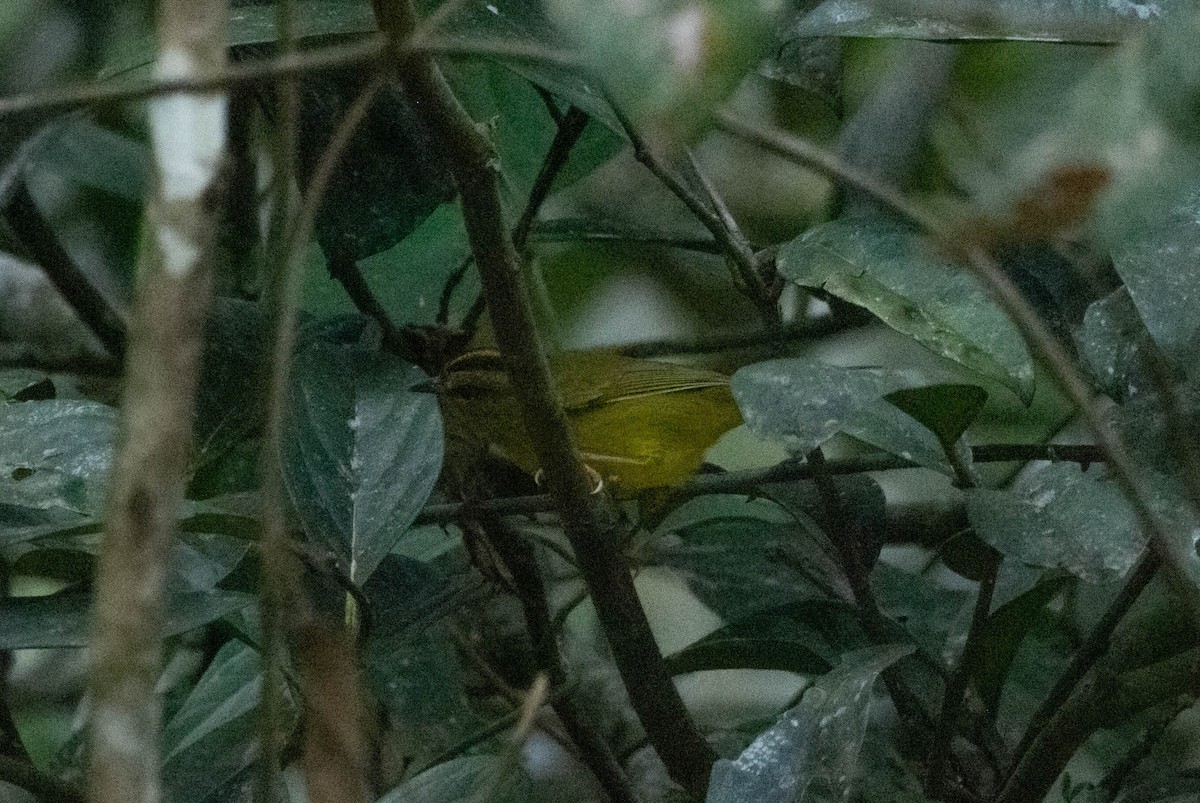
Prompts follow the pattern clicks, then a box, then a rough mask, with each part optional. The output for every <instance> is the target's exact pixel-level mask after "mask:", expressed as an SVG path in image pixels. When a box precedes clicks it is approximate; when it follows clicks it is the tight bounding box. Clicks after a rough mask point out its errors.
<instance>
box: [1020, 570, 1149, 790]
mask: <svg viewBox="0 0 1200 803" xmlns="http://www.w3.org/2000/svg"><path fill="white" fill-rule="evenodd" d="M1157 568H1158V562H1157V561H1156V560H1155V559H1154V556H1153V555H1152V554H1150V553H1149V552H1147V553H1144V554H1143V555H1142V557H1141V560H1139V561H1138V562H1137V564H1136V565H1135V566H1134V567H1133V569H1132V570H1131V571H1130V572H1129V576H1128V577H1126V578H1125V582H1124V583H1123V584H1122V585H1121V590H1120V591H1118V592H1117V595H1116V596H1115V597H1113V599H1112V601H1111V602H1109V603H1108V607H1107V608H1106V609H1105V610H1104V614H1103V615H1102V616H1101V617H1100V621H1098V622H1097V623H1096V625H1095V626H1094V627H1093V628H1092V631H1091V632H1090V633H1089V634H1088V636H1087V639H1086V640H1085V641H1084V642H1083V644H1082V645H1080V647H1079V649H1078V650H1076V651H1075V654H1074V655H1072V656H1071V661H1070V663H1068V664H1067V666H1066V667H1065V668H1064V669H1063V671H1062V674H1061V675H1059V677H1058V680H1057V681H1056V682H1055V684H1054V688H1052V689H1051V690H1050V693H1049V694H1047V695H1046V697H1045V698H1044V699H1043V700H1042V702H1041V704H1040V705H1039V706H1038V708H1037V710H1036V711H1034V712H1033V716H1031V717H1030V718H1029V724H1028V725H1027V726H1026V727H1025V733H1024V735H1023V736H1022V737H1021V742H1020V744H1019V745H1018V747H1017V750H1016V753H1015V754H1014V761H1013V769H1014V771H1015V769H1016V767H1017V766H1019V765H1020V762H1021V761H1022V760H1024V758H1025V756H1026V755H1027V754H1028V752H1029V748H1030V747H1031V746H1032V745H1033V743H1034V742H1036V741H1037V740H1038V739H1039V737H1040V736H1041V735H1042V732H1043V731H1044V730H1045V729H1046V725H1047V724H1049V722H1050V720H1051V719H1052V718H1053V717H1054V715H1055V713H1056V712H1057V711H1058V710H1059V709H1061V708H1062V707H1063V706H1064V705H1065V704H1066V701H1067V699H1068V698H1069V697H1070V696H1071V693H1072V692H1074V691H1075V688H1076V686H1078V685H1079V681H1080V680H1082V679H1083V676H1084V675H1086V674H1087V672H1088V670H1089V669H1091V668H1092V667H1093V666H1094V665H1095V664H1096V661H1098V660H1100V657H1101V656H1103V655H1104V653H1106V652H1108V648H1109V644H1110V642H1111V641H1112V634H1113V631H1114V630H1116V627H1117V625H1118V624H1119V623H1120V622H1121V620H1122V619H1123V618H1125V614H1126V613H1128V611H1129V609H1130V608H1131V607H1132V606H1133V603H1134V602H1136V601H1137V598H1138V597H1139V596H1141V593H1142V591H1143V589H1145V588H1146V585H1147V584H1148V583H1149V582H1150V580H1151V578H1153V577H1154V573H1155V570H1156V569H1157ZM1009 781H1010V782H1011V777H1010V778H1009Z"/></svg>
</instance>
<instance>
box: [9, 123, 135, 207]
mask: <svg viewBox="0 0 1200 803" xmlns="http://www.w3.org/2000/svg"><path fill="white" fill-rule="evenodd" d="M147 157H148V154H147V149H146V147H145V145H143V144H142V143H140V142H137V141H135V140H133V139H130V138H129V137H126V136H124V135H122V134H118V133H116V132H115V131H110V130H108V129H107V128H103V127H101V126H99V125H97V124H96V123H94V122H92V121H91V120H88V119H87V118H85V117H75V116H72V117H68V118H66V119H64V120H62V121H59V122H56V123H54V124H53V125H52V126H50V127H49V130H48V131H47V132H46V133H45V134H44V135H43V136H41V137H39V138H38V139H37V144H36V146H35V147H34V149H33V152H32V153H31V154H30V157H29V162H28V164H27V166H26V170H40V171H46V172H49V173H53V174H55V175H57V176H59V177H61V178H66V179H70V180H71V181H74V182H76V183H78V184H80V185H82V186H84V187H90V188H92V189H96V190H100V191H101V192H104V193H107V194H109V195H112V196H114V197H117V198H122V199H124V200H126V201H132V202H133V203H135V204H141V202H142V199H143V197H144V196H145V192H146V178H147V170H148V161H147Z"/></svg>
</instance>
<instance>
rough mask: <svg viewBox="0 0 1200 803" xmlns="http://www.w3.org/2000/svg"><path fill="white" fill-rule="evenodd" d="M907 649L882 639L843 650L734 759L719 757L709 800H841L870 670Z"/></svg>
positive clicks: (859, 738)
mask: <svg viewBox="0 0 1200 803" xmlns="http://www.w3.org/2000/svg"><path fill="white" fill-rule="evenodd" d="M912 651H913V648H912V647H907V646H903V647H901V646H884V647H871V648H867V649H865V650H861V651H857V652H854V653H850V654H848V655H845V656H843V658H842V662H841V663H840V664H839V665H838V666H837V667H835V668H834V669H833V670H831V671H830V672H829V673H828V674H826V675H824V676H822V677H821V679H820V680H818V681H817V682H816V683H815V684H813V686H811V687H810V688H809V689H807V690H806V691H805V692H804V696H803V697H802V698H801V700H800V703H799V704H798V705H797V706H795V707H794V708H792V709H790V710H788V711H787V712H785V713H784V714H783V716H781V717H780V719H779V722H778V723H777V724H776V725H775V726H773V727H771V728H769V729H768V730H767V731H766V732H765V733H763V734H762V735H761V736H759V737H758V738H757V739H755V740H754V743H753V744H751V745H750V746H749V747H747V748H746V750H745V751H744V752H743V753H742V754H741V756H739V757H738V758H737V760H735V761H730V760H728V759H721V760H719V761H718V762H717V763H716V765H715V766H714V767H713V773H712V783H711V785H710V787H709V790H708V797H707V800H708V803H734V801H745V800H754V801H757V802H758V803H794V801H806V803H817V801H828V802H829V803H833V801H842V800H845V799H846V796H847V795H848V794H849V792H850V782H851V779H852V778H854V774H855V773H854V768H855V765H856V763H857V761H858V754H859V751H860V750H861V749H862V742H863V736H864V734H865V733H866V730H867V723H868V716H869V714H870V709H871V687H872V686H873V685H874V683H875V678H876V677H878V675H879V673H880V672H882V671H884V670H885V669H887V668H888V667H889V666H891V665H892V664H894V663H895V662H896V661H898V660H900V659H901V658H903V657H904V656H906V655H908V654H910V653H911V652H912Z"/></svg>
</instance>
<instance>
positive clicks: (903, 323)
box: [779, 216, 1033, 402]
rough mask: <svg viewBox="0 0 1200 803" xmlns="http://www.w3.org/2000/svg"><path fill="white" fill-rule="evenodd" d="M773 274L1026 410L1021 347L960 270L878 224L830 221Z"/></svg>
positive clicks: (907, 231) (792, 246)
mask: <svg viewBox="0 0 1200 803" xmlns="http://www.w3.org/2000/svg"><path fill="white" fill-rule="evenodd" d="M779 272H780V273H782V274H783V275H784V276H786V277H787V278H789V279H791V280H792V281H794V282H796V283H797V284H800V285H802V286H804V287H814V288H820V289H823V290H825V291H826V292H828V293H832V294H833V295H835V296H837V297H838V298H841V299H844V300H846V301H849V302H850V303H851V304H855V305H857V306H860V307H863V308H864V309H866V310H869V311H870V312H871V313H872V314H874V315H875V316H877V317H878V318H879V319H880V320H881V321H883V322H884V323H886V324H887V325H888V326H890V327H892V328H893V329H895V330H896V331H897V332H901V333H903V334H906V335H908V336H909V337H911V338H913V339H914V340H916V341H917V342H918V343H920V344H921V345H922V346H924V347H925V348H927V349H929V350H930V351H932V352H934V353H935V354H940V355H941V356H943V357H945V358H947V359H949V360H953V361H954V362H957V363H958V364H960V365H962V366H964V367H966V368H969V369H971V370H972V371H975V372H976V373H978V374H981V375H983V376H986V377H989V378H992V379H996V380H997V381H999V382H1001V383H1002V384H1004V385H1005V386H1007V387H1008V388H1010V389H1011V390H1012V391H1013V392H1014V393H1016V394H1017V395H1018V396H1020V397H1021V399H1022V400H1023V401H1026V402H1028V401H1029V400H1030V398H1032V395H1033V363H1032V361H1031V360H1030V358H1029V351H1028V350H1027V349H1026V348H1025V341H1024V340H1022V339H1021V335H1020V333H1019V332H1018V331H1017V330H1016V328H1015V327H1014V326H1013V325H1012V324H1011V323H1010V322H1009V320H1008V318H1006V317H1005V316H1004V313H1003V312H1001V311H1000V308H999V307H997V306H996V305H995V304H994V303H993V302H992V301H991V299H990V298H988V296H987V294H986V293H985V292H984V290H983V288H982V287H980V285H979V283H978V282H977V281H976V280H975V279H974V278H973V277H972V276H971V275H970V274H969V273H967V271H966V270H964V269H962V268H959V267H957V266H955V265H953V264H952V263H950V262H949V261H948V260H946V259H945V258H943V257H941V256H939V255H938V254H937V253H936V251H935V250H934V246H933V245H932V244H931V243H929V242H927V241H925V240H923V239H922V238H921V237H919V236H918V234H917V233H916V232H915V231H913V230H912V229H911V228H908V227H906V226H904V225H902V224H900V223H897V222H895V221H893V220H891V219H889V218H886V217H883V216H869V217H855V218H842V219H839V220H832V221H830V222H828V223H824V224H822V225H820V226H816V227H815V228H812V229H809V230H808V231H807V232H805V233H804V234H802V235H801V236H800V237H797V238H796V239H795V240H792V241H791V242H790V243H788V244H786V245H785V246H783V248H782V249H781V250H780V252H779Z"/></svg>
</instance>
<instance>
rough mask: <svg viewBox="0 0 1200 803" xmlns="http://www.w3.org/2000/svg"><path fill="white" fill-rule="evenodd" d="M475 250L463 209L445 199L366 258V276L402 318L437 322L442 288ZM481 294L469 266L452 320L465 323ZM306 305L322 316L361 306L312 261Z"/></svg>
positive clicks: (307, 276) (397, 317)
mask: <svg viewBox="0 0 1200 803" xmlns="http://www.w3.org/2000/svg"><path fill="white" fill-rule="evenodd" d="M470 253H471V246H470V243H468V242H467V231H466V228H465V226H464V225H463V219H462V211H461V209H460V207H459V205H458V204H457V203H453V204H443V205H442V206H440V207H438V209H437V210H435V211H434V212H433V214H431V215H430V216H429V217H428V218H426V219H425V222H424V223H422V224H421V225H420V226H418V227H417V229H416V230H415V231H414V232H412V234H410V235H409V236H407V237H405V238H404V239H403V240H401V241H400V242H399V243H398V244H397V245H396V246H395V247H394V248H390V249H388V250H387V251H384V252H383V253H381V254H376V255H375V256H373V257H369V258H367V259H364V260H363V261H362V263H361V264H360V265H359V267H360V269H361V270H362V273H363V277H364V278H365V279H366V280H367V282H368V284H370V286H371V289H372V291H373V292H374V293H375V296H376V298H378V299H379V303H380V304H381V305H382V306H383V308H384V309H386V310H387V311H388V313H389V314H390V315H392V316H393V318H394V320H396V321H397V322H400V321H403V322H406V323H412V324H432V323H433V322H434V320H435V318H436V316H437V312H438V299H439V298H440V297H441V294H442V287H443V285H445V283H446V280H447V278H448V277H449V276H450V274H451V273H453V272H454V271H456V270H457V269H458V268H460V267H461V266H462V265H463V261H464V260H465V259H467V257H468V256H469V255H470ZM478 294H479V280H478V277H477V273H476V271H468V272H467V275H466V276H465V278H464V279H463V281H462V283H461V284H460V286H459V287H458V290H457V292H455V294H454V296H453V299H452V302H453V303H452V304H451V306H450V312H451V315H450V323H451V324H454V323H457V322H460V321H461V320H462V317H463V316H464V315H465V314H466V312H467V310H468V309H470V306H471V304H472V303H473V302H474V301H475V297H476V296H477V295H478ZM303 298H304V309H305V311H307V312H310V313H312V314H313V315H315V316H317V317H319V318H327V317H332V316H334V315H338V314H342V313H352V312H354V311H355V309H354V305H353V304H351V303H350V300H349V299H348V298H347V297H346V291H345V290H343V289H342V286H341V285H340V284H338V282H336V281H335V280H334V279H333V278H332V277H330V275H329V271H328V270H327V269H326V268H325V265H324V264H323V263H321V262H319V261H315V260H314V261H310V262H309V264H308V265H307V266H306V270H305V283H304V290H303Z"/></svg>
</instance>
